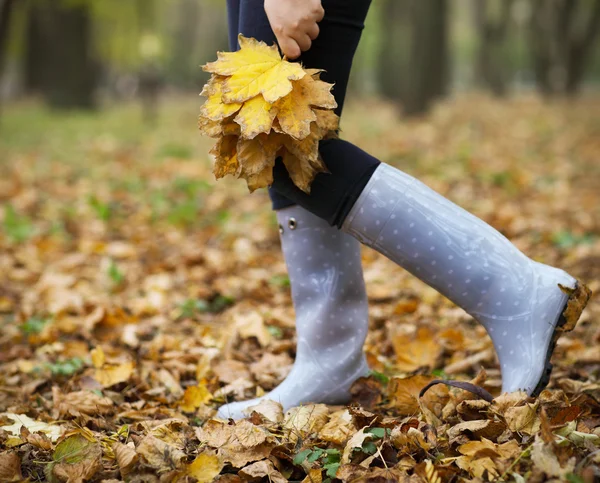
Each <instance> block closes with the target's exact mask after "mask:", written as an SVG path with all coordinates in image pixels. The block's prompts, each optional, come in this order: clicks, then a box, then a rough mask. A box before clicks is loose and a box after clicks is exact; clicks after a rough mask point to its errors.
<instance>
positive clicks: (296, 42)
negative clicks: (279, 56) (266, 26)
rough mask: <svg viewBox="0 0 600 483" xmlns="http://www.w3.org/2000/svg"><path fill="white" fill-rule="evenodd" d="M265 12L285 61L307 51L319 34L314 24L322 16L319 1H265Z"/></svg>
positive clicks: (323, 12) (323, 11)
mask: <svg viewBox="0 0 600 483" xmlns="http://www.w3.org/2000/svg"><path fill="white" fill-rule="evenodd" d="M265 12H266V13H267V17H268V18H269V23H270V24H271V28H272V29H273V32H274V33H275V36H276V37H277V42H278V43H279V48H280V49H281V50H282V52H283V53H284V55H285V56H287V57H288V59H295V58H297V57H299V56H300V53H301V52H304V51H306V50H308V49H310V46H311V45H312V41H313V40H315V39H316V38H317V36H318V35H319V25H317V23H318V22H320V21H321V20H323V16H324V15H325V10H323V6H322V5H321V0H265Z"/></svg>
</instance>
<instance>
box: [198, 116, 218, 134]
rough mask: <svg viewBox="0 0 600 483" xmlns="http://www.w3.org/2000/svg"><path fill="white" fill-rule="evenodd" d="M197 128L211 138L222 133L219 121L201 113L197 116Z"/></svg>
mask: <svg viewBox="0 0 600 483" xmlns="http://www.w3.org/2000/svg"><path fill="white" fill-rule="evenodd" d="M198 129H200V133H202V134H204V135H205V136H208V137H211V138H217V137H219V136H221V135H222V134H223V126H222V125H221V123H220V122H219V121H213V120H212V119H209V118H207V117H204V116H202V115H200V116H198Z"/></svg>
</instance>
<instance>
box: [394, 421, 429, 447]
mask: <svg viewBox="0 0 600 483" xmlns="http://www.w3.org/2000/svg"><path fill="white" fill-rule="evenodd" d="M390 439H391V441H392V444H393V445H394V446H395V447H396V448H398V449H399V450H402V451H403V452H405V453H413V452H415V451H419V450H425V451H429V450H430V449H431V447H432V444H431V443H430V442H429V441H427V440H426V439H425V435H424V434H423V432H422V431H421V430H419V429H417V428H414V427H408V429H407V430H405V429H404V428H403V427H402V426H401V425H399V426H396V427H395V428H394V429H392V433H391V434H390Z"/></svg>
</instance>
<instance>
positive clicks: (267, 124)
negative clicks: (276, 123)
mask: <svg viewBox="0 0 600 483" xmlns="http://www.w3.org/2000/svg"><path fill="white" fill-rule="evenodd" d="M276 114H277V108H276V107H274V106H273V105H271V104H269V103H268V102H267V101H265V99H264V98H263V96H256V97H254V98H252V99H250V100H249V101H246V102H244V106H243V107H242V108H241V109H240V111H239V112H238V114H237V116H236V117H235V119H234V121H235V122H236V123H237V124H239V126H240V135H241V136H243V137H244V138H245V139H253V138H255V137H256V136H257V135H258V134H260V133H268V132H269V131H270V130H271V126H272V125H273V119H275V115H276Z"/></svg>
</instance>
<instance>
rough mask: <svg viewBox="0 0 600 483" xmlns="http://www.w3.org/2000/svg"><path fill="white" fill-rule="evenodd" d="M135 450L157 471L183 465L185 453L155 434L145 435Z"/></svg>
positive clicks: (162, 471) (169, 469)
mask: <svg viewBox="0 0 600 483" xmlns="http://www.w3.org/2000/svg"><path fill="white" fill-rule="evenodd" d="M136 451H137V454H138V455H140V456H142V457H143V458H144V460H145V461H146V463H147V464H148V465H150V466H151V467H152V468H154V469H155V470H156V471H157V472H158V473H164V472H167V471H172V470H175V469H180V468H182V467H183V460H184V459H185V453H184V452H183V451H181V450H180V449H179V448H177V447H175V446H173V445H171V444H168V443H165V442H164V441H163V440H161V439H158V438H157V437H155V436H152V435H148V436H145V437H144V439H142V440H141V442H140V443H139V444H138V446H137V448H136Z"/></svg>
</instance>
